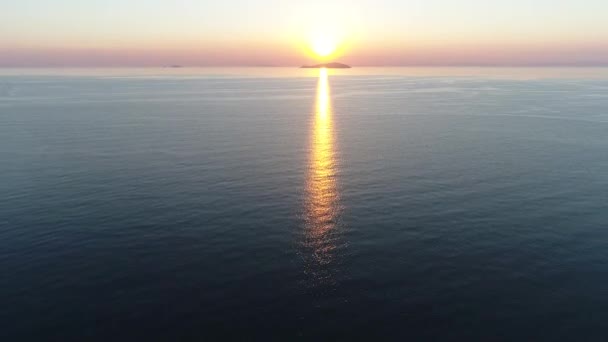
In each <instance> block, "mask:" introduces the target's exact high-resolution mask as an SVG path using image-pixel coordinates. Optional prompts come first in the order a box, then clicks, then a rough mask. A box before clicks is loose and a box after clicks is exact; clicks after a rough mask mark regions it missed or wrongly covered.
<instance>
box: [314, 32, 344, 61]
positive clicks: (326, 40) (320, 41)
mask: <svg viewBox="0 0 608 342" xmlns="http://www.w3.org/2000/svg"><path fill="white" fill-rule="evenodd" d="M337 48H338V43H337V42H336V40H335V39H332V38H330V37H327V36H323V37H316V38H315V39H314V40H313V41H312V51H313V52H314V53H315V54H316V55H317V56H318V57H328V56H329V55H331V54H332V53H334V52H335V51H336V49H337Z"/></svg>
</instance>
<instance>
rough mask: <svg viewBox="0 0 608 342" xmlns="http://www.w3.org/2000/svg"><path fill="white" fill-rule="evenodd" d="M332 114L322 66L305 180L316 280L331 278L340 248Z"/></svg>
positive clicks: (310, 258)
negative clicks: (334, 261)
mask: <svg viewBox="0 0 608 342" xmlns="http://www.w3.org/2000/svg"><path fill="white" fill-rule="evenodd" d="M336 174H337V158H336V151H335V143H334V128H333V113H332V106H331V95H330V87H329V82H328V74H327V70H326V69H320V73H319V81H318V84H317V94H316V104H315V113H314V118H313V121H312V125H311V133H310V157H309V166H308V175H307V183H306V208H305V219H306V232H305V241H306V242H305V247H306V248H307V254H308V255H307V258H306V259H307V265H306V268H307V272H308V273H310V274H311V275H312V276H313V277H314V278H316V280H317V281H325V280H328V279H327V278H331V267H330V264H331V263H332V260H333V258H334V251H335V249H336V248H337V241H336V232H335V228H336V220H337V218H338V213H339V193H338V187H337V185H336Z"/></svg>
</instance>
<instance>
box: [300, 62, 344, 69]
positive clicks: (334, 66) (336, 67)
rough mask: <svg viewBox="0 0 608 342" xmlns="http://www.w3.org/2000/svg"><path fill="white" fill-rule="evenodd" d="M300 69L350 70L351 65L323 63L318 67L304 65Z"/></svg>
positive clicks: (317, 65)
mask: <svg viewBox="0 0 608 342" xmlns="http://www.w3.org/2000/svg"><path fill="white" fill-rule="evenodd" d="M300 68H303V69H319V68H328V69H350V68H351V66H350V65H346V64H342V63H336V62H334V63H323V64H316V65H303V66H301V67H300Z"/></svg>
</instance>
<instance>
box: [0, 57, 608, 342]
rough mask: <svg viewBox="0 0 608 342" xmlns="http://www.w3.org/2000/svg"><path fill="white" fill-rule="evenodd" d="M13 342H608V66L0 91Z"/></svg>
mask: <svg viewBox="0 0 608 342" xmlns="http://www.w3.org/2000/svg"><path fill="white" fill-rule="evenodd" d="M0 160H1V163H0V322H2V323H1V326H0V340H2V341H17V340H38V341H39V340H61V341H66V340H74V341H90V340H107V341H109V340H136V339H139V340H153V339H162V340H167V341H169V340H179V339H188V340H210V339H212V340H217V339H240V340H251V339H264V340H272V339H282V340H292V339H294V338H301V339H305V340H349V339H369V340H378V339H392V340H405V339H408V338H409V339H423V340H434V339H435V340H441V341H465V340H469V341H470V340H480V341H481V340H483V341H489V340H493V341H498V340H505V341H507V340H536V341H538V340H570V341H602V340H607V339H608V327H607V326H606V322H607V321H608V286H607V284H608V69H531V68H529V69H489V68H484V69H470V68H462V69H441V68H436V69H433V68H430V69H408V68H402V69H390V68H385V69H374V68H369V69H367V68H360V69H352V70H346V71H329V75H328V74H327V73H325V72H323V71H320V70H298V69H282V68H261V69H255V68H250V69H189V68H183V69H139V70H135V69H112V70H110V69H105V70H104V69H99V70H92V69H90V70H86V69H80V70H67V69H55V70H19V69H13V70H9V69H7V70H1V71H0Z"/></svg>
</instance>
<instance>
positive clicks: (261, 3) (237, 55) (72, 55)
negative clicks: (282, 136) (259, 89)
mask: <svg viewBox="0 0 608 342" xmlns="http://www.w3.org/2000/svg"><path fill="white" fill-rule="evenodd" d="M607 18H608V1H606V0H576V1H575V0H460V1H459V0H375V1H372V0H349V1H345V0H322V1H320V0H306V1H291V0H127V1H126V0H52V1H51V0H19V1H15V0H13V1H9V0H0V66H3V67H10V66H20V67H32V66H164V65H173V64H180V65H188V66H275V65H276V66H292V65H300V64H305V63H311V62H315V61H317V62H322V61H329V60H337V61H341V62H345V63H349V64H353V65H361V66H363V65H369V66H374V65H375V66H392V65H446V66H453V65H471V66H484V65H488V66H496V65H505V66H524V65H526V66H528V65H529V66H544V65H547V66H549V65H573V66H595V65H608V20H607ZM320 40H321V41H328V40H329V41H330V42H331V44H332V45H333V47H335V48H336V49H335V51H333V53H332V54H330V55H329V56H325V57H322V56H319V55H317V54H315V53H314V46H315V44H318V42H319V41H320Z"/></svg>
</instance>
